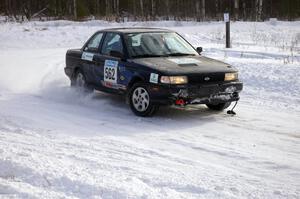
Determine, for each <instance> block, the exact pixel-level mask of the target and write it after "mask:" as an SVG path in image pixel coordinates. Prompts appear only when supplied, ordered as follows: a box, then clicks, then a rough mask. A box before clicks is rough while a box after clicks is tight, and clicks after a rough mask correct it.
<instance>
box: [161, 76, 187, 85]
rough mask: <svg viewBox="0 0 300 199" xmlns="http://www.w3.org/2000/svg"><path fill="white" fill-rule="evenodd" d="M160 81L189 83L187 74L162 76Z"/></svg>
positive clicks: (165, 82)
mask: <svg viewBox="0 0 300 199" xmlns="http://www.w3.org/2000/svg"><path fill="white" fill-rule="evenodd" d="M160 82H161V83H163V84H187V83H188V78H187V76H161V77H160Z"/></svg>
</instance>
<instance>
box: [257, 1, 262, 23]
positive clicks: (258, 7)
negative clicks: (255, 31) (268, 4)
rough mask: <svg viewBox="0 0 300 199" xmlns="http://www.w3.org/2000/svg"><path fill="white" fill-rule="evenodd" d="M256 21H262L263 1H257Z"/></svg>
mask: <svg viewBox="0 0 300 199" xmlns="http://www.w3.org/2000/svg"><path fill="white" fill-rule="evenodd" d="M256 8H257V12H256V21H261V20H262V8H263V0H256Z"/></svg>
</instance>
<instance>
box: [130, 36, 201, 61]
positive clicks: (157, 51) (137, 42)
mask: <svg viewBox="0 0 300 199" xmlns="http://www.w3.org/2000/svg"><path fill="white" fill-rule="evenodd" d="M125 40H126V43H127V48H128V53H129V55H130V56H131V57H132V58H136V57H162V56H187V55H197V52H196V51H195V50H194V48H193V47H192V46H191V45H190V44H189V43H187V42H186V41H185V40H184V39H183V38H181V37H180V36H179V35H178V34H176V33H173V32H149V33H130V34H127V35H126V36H125Z"/></svg>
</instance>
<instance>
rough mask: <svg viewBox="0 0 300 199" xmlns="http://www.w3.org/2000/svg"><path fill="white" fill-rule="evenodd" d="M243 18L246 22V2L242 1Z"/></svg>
mask: <svg viewBox="0 0 300 199" xmlns="http://www.w3.org/2000/svg"><path fill="white" fill-rule="evenodd" d="M243 18H244V20H247V11H246V1H245V0H243Z"/></svg>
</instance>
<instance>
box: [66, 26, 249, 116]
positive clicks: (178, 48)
mask: <svg viewBox="0 0 300 199" xmlns="http://www.w3.org/2000/svg"><path fill="white" fill-rule="evenodd" d="M201 52H202V48H201V47H198V48H196V49H195V48H194V47H193V46H192V45H191V44H190V43H189V42H188V41H186V40H185V39H184V38H183V37H182V36H180V35H179V34H178V33H176V32H174V31H171V30H164V29H154V28H115V29H106V30H100V31H98V32H96V33H95V34H94V35H92V36H91V38H90V39H89V40H88V41H87V42H86V43H85V44H84V46H83V47H82V48H81V49H72V50H68V51H67V54H66V67H65V73H66V75H67V76H68V77H69V78H70V80H71V86H72V87H76V88H77V89H80V90H83V91H93V90H98V91H102V92H108V93H115V94H120V95H125V96H126V99H127V100H126V101H127V102H128V104H129V105H130V108H131V110H132V111H133V113H134V114H136V115H138V116H143V117H146V116H151V115H153V114H154V113H155V112H156V111H157V110H158V108H159V107H160V106H163V105H175V106H181V107H184V106H187V105H190V104H205V105H206V106H207V107H208V108H209V109H212V110H216V111H222V110H224V109H226V108H228V107H229V106H230V104H231V103H232V102H237V101H238V100H239V93H240V92H241V90H242V89H243V84H242V82H240V81H239V79H238V71H237V70H236V69H235V68H233V67H232V66H230V65H229V64H226V63H223V62H220V61H217V60H214V59H211V58H208V57H205V56H202V55H201Z"/></svg>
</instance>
